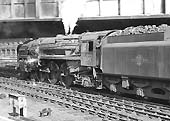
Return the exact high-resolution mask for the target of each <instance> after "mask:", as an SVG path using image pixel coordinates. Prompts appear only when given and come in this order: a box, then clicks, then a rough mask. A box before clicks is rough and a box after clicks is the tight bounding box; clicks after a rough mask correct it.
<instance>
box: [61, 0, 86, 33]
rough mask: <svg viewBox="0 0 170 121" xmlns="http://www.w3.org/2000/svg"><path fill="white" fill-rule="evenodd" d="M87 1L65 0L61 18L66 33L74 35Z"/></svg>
mask: <svg viewBox="0 0 170 121" xmlns="http://www.w3.org/2000/svg"><path fill="white" fill-rule="evenodd" d="M86 1H87V0H65V1H64V3H63V4H62V8H61V17H62V19H63V24H64V28H65V33H66V34H68V33H72V32H73V30H74V27H75V26H76V22H77V20H78V18H79V17H81V16H82V14H83V11H84V9H85V4H86Z"/></svg>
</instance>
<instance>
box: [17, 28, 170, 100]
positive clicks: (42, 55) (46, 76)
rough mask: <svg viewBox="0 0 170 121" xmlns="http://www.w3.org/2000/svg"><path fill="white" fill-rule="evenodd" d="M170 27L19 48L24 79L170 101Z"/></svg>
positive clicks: (72, 37) (79, 36)
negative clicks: (81, 86) (105, 89)
mask: <svg viewBox="0 0 170 121" xmlns="http://www.w3.org/2000/svg"><path fill="white" fill-rule="evenodd" d="M169 40H170V27H169V26H168V25H161V26H154V25H153V26H138V27H128V28H126V29H124V30H107V31H99V32H86V33H82V34H73V35H57V36H56V37H51V38H39V39H35V40H30V41H29V42H26V43H24V44H23V45H20V46H18V64H19V69H20V72H21V76H22V77H24V78H27V77H29V78H30V79H33V80H34V81H40V82H48V83H51V84H57V83H59V84H62V85H64V86H67V87H69V86H71V85H73V84H79V85H83V86H84V87H94V88H97V89H102V88H107V89H109V90H110V91H113V92H115V93H128V94H135V95H138V96H141V97H151V98H159V99H163V100H169V98H170V63H169V62H170V54H169V52H170V41H169Z"/></svg>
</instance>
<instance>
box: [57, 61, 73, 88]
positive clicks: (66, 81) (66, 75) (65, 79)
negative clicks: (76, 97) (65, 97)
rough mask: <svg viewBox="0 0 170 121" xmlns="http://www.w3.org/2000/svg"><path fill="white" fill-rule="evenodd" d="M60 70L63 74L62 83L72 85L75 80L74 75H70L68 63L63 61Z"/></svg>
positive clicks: (66, 85)
mask: <svg viewBox="0 0 170 121" xmlns="http://www.w3.org/2000/svg"><path fill="white" fill-rule="evenodd" d="M60 70H61V72H62V74H63V78H62V80H61V83H62V85H64V86H65V87H70V86H71V85H72V83H73V81H74V76H73V75H70V72H69V70H68V66H67V64H66V63H63V64H62V65H61V68H60Z"/></svg>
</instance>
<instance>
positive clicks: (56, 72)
mask: <svg viewBox="0 0 170 121" xmlns="http://www.w3.org/2000/svg"><path fill="white" fill-rule="evenodd" d="M48 68H49V70H50V72H49V73H48V76H47V80H48V81H49V83H51V84H56V83H57V82H58V81H59V80H61V72H60V69H59V66H58V65H57V64H56V63H55V62H54V61H51V62H50V63H49V64H48Z"/></svg>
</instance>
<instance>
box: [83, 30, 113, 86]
mask: <svg viewBox="0 0 170 121" xmlns="http://www.w3.org/2000/svg"><path fill="white" fill-rule="evenodd" d="M110 32H111V31H109V30H108V31H99V32H87V33H85V34H83V35H82V36H81V37H82V38H81V41H80V42H81V44H80V45H81V57H80V60H81V66H83V67H86V68H88V70H89V72H90V73H88V74H87V73H86V75H85V76H86V77H87V76H88V78H89V80H90V81H88V84H89V85H93V86H95V87H96V88H98V89H101V87H102V79H101V73H102V71H101V69H100V62H101V56H100V55H101V50H100V49H101V41H102V38H103V37H105V36H106V35H107V34H108V33H110ZM85 80H87V79H85ZM86 86H87V84H86Z"/></svg>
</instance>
